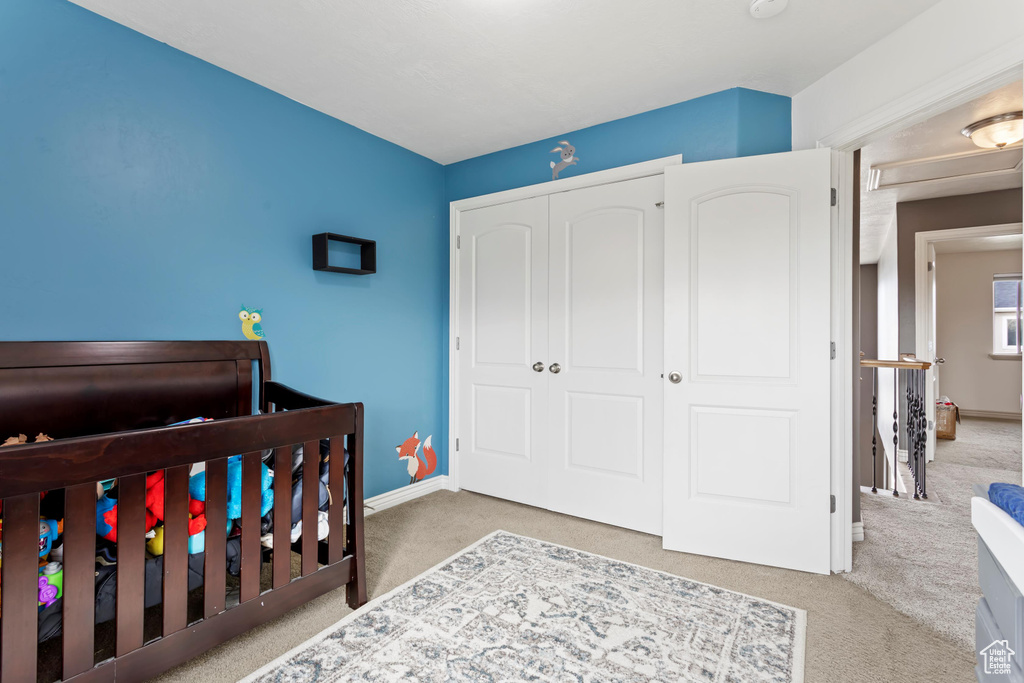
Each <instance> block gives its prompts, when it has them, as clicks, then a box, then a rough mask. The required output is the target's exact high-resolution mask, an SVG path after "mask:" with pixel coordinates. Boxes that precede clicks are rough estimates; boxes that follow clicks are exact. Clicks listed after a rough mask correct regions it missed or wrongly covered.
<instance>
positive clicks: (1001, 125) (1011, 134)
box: [960, 111, 1024, 149]
mask: <svg viewBox="0 0 1024 683" xmlns="http://www.w3.org/2000/svg"><path fill="white" fill-rule="evenodd" d="M960 132H961V133H962V134H963V135H964V137H968V138H970V139H971V140H973V141H974V144H976V145H977V146H978V147H981V148H982V149H1002V148H1003V147H1006V146H1007V145H1012V144H1015V143H1018V142H1020V141H1021V139H1022V138H1024V112H1019V111H1012V112H1008V113H1006V114H1000V115H999V116H992V117H989V118H987V119H982V120H981V121H975V122H974V123H972V124H971V125H969V126H967V127H966V128H964V129H963V130H962V131H960Z"/></svg>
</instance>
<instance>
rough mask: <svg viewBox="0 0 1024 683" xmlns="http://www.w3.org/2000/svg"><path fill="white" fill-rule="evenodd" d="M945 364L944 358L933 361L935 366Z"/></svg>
mask: <svg viewBox="0 0 1024 683" xmlns="http://www.w3.org/2000/svg"><path fill="white" fill-rule="evenodd" d="M945 362H946V359H945V358H936V359H935V364H936V365H942V364H943V363H945Z"/></svg>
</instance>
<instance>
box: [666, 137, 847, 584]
mask: <svg viewBox="0 0 1024 683" xmlns="http://www.w3.org/2000/svg"><path fill="white" fill-rule="evenodd" d="M830 180H831V153H830V151H829V150H828V149H818V150H810V151H804V152H792V153H786V154H773V155H765V156H758V157H747V158H742V159H729V160H723V161H713V162H705V163H699V164H688V165H684V166H678V167H671V168H668V169H666V173H665V183H666V199H665V206H666V215H665V221H666V222H665V264H666V270H665V373H666V380H667V381H666V382H665V383H664V391H665V408H664V409H665V420H664V424H665V459H664V490H665V493H664V505H663V509H664V530H663V533H664V547H665V548H666V549H670V550H679V551H683V552H689V553H695V554H700V555H711V556H715V557H724V558H729V559H735V560H741V561H745V562H755V563H758V564H766V565H772V566H778V567H787V568H791V569H800V570H804V571H811V572H817V573H828V572H829V567H830V519H829V513H830V499H829V495H830V471H829V468H830V379H831V368H830V327H831V321H830V310H831V298H830V291H831V277H830V275H831V273H830V262H831V251H830V249H831V245H830V232H831V210H830V201H829V200H830ZM669 373H679V377H678V379H679V382H678V383H674V382H672V381H668V380H670V379H671V378H672V377H671V375H670V374H669Z"/></svg>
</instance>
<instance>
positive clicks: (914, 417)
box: [860, 354, 932, 500]
mask: <svg viewBox="0 0 1024 683" xmlns="http://www.w3.org/2000/svg"><path fill="white" fill-rule="evenodd" d="M860 364H861V366H862V367H865V368H871V370H872V372H871V375H872V380H871V492H872V493H878V484H877V477H878V468H877V457H878V443H877V439H878V433H879V432H878V390H879V386H878V369H879V368H890V369H892V370H893V373H892V384H893V390H892V393H893V410H892V445H893V455H892V473H893V485H892V495H894V496H896V497H897V498H898V497H899V495H900V493H899V490H898V488H897V486H896V478H897V477H898V476H899V462H898V457H899V452H900V417H899V396H900V377H901V376H902V377H903V378H904V380H905V381H904V384H905V386H906V392H905V397H906V401H907V408H906V436H905V443H904V444H903V445H904V446H905V447H906V451H907V468H908V469H909V470H910V473H911V475H912V476H913V478H914V498H915V499H917V498H923V499H926V500H927V498H928V479H927V462H926V460H927V456H926V447H927V443H928V413H927V411H926V409H925V386H926V385H925V378H926V376H927V371H928V369H929V368H930V367H931V366H932V364H931V363H929V362H927V361H923V360H920V359H918V358H914V357H913V356H912V355H910V354H902V355H901V356H900V359H899V360H878V359H869V358H862V359H861V361H860Z"/></svg>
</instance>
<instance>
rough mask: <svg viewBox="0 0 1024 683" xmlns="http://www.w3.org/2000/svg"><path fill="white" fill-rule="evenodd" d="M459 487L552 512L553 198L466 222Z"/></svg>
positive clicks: (473, 215)
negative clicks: (541, 366)
mask: <svg viewBox="0 0 1024 683" xmlns="http://www.w3.org/2000/svg"><path fill="white" fill-rule="evenodd" d="M460 222H461V240H462V251H463V257H462V258H461V259H460V273H459V312H458V315H459V318H460V322H461V329H462V340H464V342H465V344H464V345H461V343H460V345H461V348H460V351H459V354H458V359H459V365H460V367H459V389H458V390H459V394H460V400H459V406H460V411H459V412H460V415H459V421H460V423H461V424H462V425H464V426H465V427H466V429H465V430H464V432H463V433H464V436H465V438H463V439H462V440H461V441H462V443H461V449H460V450H461V455H462V458H461V462H460V473H459V476H460V477H461V486H463V487H464V488H467V489H469V490H471V491H477V492H479V493H485V494H488V495H493V496H498V497H500V498H506V499H508V500H514V501H517V502H520V503H526V504H528V505H536V506H540V507H544V506H545V504H546V499H545V486H544V484H545V479H544V462H545V449H546V448H547V414H548V390H547V384H548V373H547V372H546V371H545V372H536V371H534V369H533V365H534V363H537V362H543V361H544V360H545V359H546V356H547V353H546V351H547V344H548V330H547V327H548V320H547V318H548V313H547V300H548V291H547V289H548V287H547V271H548V269H547V251H548V244H547V242H548V198H547V197H534V198H530V199H523V200H520V201H516V202H510V203H507V204H498V205H496V206H489V207H485V208H480V209H473V210H471V211H464V212H463V213H462V216H461V221H460Z"/></svg>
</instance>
